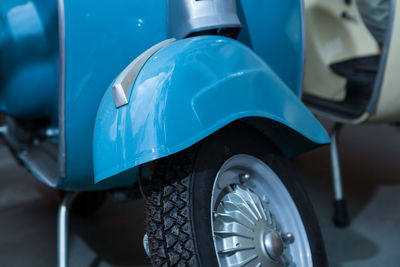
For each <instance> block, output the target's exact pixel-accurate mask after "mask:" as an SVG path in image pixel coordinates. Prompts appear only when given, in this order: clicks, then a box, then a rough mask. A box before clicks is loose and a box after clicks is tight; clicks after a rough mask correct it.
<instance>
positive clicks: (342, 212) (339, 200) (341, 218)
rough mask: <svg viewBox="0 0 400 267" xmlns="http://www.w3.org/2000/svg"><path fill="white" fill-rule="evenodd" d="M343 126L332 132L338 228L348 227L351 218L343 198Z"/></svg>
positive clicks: (335, 217)
mask: <svg viewBox="0 0 400 267" xmlns="http://www.w3.org/2000/svg"><path fill="white" fill-rule="evenodd" d="M341 128H342V124H340V123H336V124H335V125H334V126H333V129H332V132H331V164H332V174H333V188H334V193H335V202H334V206H333V222H334V223H335V225H336V226H338V227H344V226H347V225H348V224H349V223H350V221H349V216H348V214H347V205H346V201H345V200H344V198H343V187H342V177H341V173H340V164H339V153H338V143H337V141H338V138H339V134H340V130H341Z"/></svg>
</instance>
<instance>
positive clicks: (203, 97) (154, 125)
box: [93, 36, 329, 182]
mask: <svg viewBox="0 0 400 267" xmlns="http://www.w3.org/2000/svg"><path fill="white" fill-rule="evenodd" d="M111 91H112V90H111V88H109V89H108V90H107V92H106V94H105V95H104V97H103V100H102V102H101V104H100V107H99V111H98V114H97V119H96V127H95V131H94V150H93V155H94V170H95V181H96V182H100V181H102V180H104V179H106V178H108V177H110V176H113V175H116V174H118V173H120V172H123V171H126V170H129V169H131V168H133V167H135V166H138V165H140V164H143V163H146V162H149V161H151V160H154V159H158V158H161V157H165V156H168V155H170V154H172V153H175V152H177V151H180V150H183V149H185V148H187V147H189V146H191V145H193V144H194V143H196V142H198V141H200V140H202V139H203V138H205V137H207V136H208V135H210V134H211V133H213V132H215V131H216V130H218V129H220V128H222V127H223V126H225V125H227V124H229V123H230V122H233V121H235V120H238V119H241V118H247V117H262V118H266V119H271V120H274V121H277V122H279V123H282V124H284V125H286V126H288V127H289V128H291V129H293V130H295V131H296V132H298V133H300V134H301V135H303V136H304V137H305V138H307V139H309V140H310V141H312V142H314V143H318V144H323V143H327V142H329V138H328V136H327V134H326V132H325V130H324V129H323V128H322V126H321V125H320V124H319V123H318V121H317V120H316V119H315V118H314V117H313V115H312V114H311V113H310V112H309V111H308V110H307V109H306V108H305V107H304V105H303V104H302V103H301V102H300V100H299V99H298V97H297V96H296V95H295V94H294V93H293V92H292V91H291V90H290V88H289V87H288V86H287V85H286V84H285V83H284V82H283V81H282V80H281V78H280V77H279V76H278V75H277V74H276V72H275V71H273V70H272V69H271V68H270V67H269V65H267V64H266V63H265V62H264V61H263V60H262V59H261V58H260V57H258V56H257V55H256V54H255V53H254V52H253V51H252V50H250V49H249V48H248V47H246V46H245V45H243V44H241V43H240V42H238V41H235V40H233V39H229V38H224V37H218V36H205V37H195V38H189V39H184V40H181V41H177V42H175V43H172V44H170V45H168V46H167V47H165V48H163V49H161V50H160V51H158V52H157V53H155V54H154V55H153V56H152V57H151V58H150V59H149V60H148V61H147V62H146V64H145V65H144V66H143V68H142V69H141V71H140V73H139V75H138V77H137V79H136V82H135V83H134V86H133V88H132V94H131V97H130V100H129V103H128V105H126V106H123V107H120V108H118V109H117V108H115V106H114V102H113V97H112V92H111ZM283 141H284V140H283ZM278 145H279V144H278ZM300 145H301V144H299V146H298V147H293V150H299V149H300ZM297 152H303V151H297Z"/></svg>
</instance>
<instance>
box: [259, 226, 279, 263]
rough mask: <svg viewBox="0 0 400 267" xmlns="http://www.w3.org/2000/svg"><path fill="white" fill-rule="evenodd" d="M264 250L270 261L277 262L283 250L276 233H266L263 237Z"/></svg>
mask: <svg viewBox="0 0 400 267" xmlns="http://www.w3.org/2000/svg"><path fill="white" fill-rule="evenodd" d="M264 248H265V250H266V251H267V253H268V256H269V257H270V258H271V259H272V260H275V261H276V260H279V258H280V257H281V256H282V254H283V249H284V246H283V241H282V238H281V236H280V235H279V234H278V233H277V232H276V231H272V232H269V233H267V234H266V235H265V236H264Z"/></svg>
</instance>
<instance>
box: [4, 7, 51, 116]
mask: <svg viewBox="0 0 400 267" xmlns="http://www.w3.org/2000/svg"><path fill="white" fill-rule="evenodd" d="M57 25H58V23H57V2H56V1H54V0H3V1H1V2H0V110H1V111H4V112H6V113H8V114H10V115H12V116H15V117H19V118H25V119H27V118H28V119H29V118H50V119H52V121H53V122H54V124H56V123H57V99H58V38H57Z"/></svg>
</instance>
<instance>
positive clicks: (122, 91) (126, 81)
mask: <svg viewBox="0 0 400 267" xmlns="http://www.w3.org/2000/svg"><path fill="white" fill-rule="evenodd" d="M175 41H176V39H175V38H171V39H167V40H164V41H162V42H160V43H158V44H156V45H154V46H152V47H150V48H149V49H147V50H146V51H145V52H143V53H142V54H140V55H139V56H138V57H137V58H135V59H134V60H133V61H132V62H131V63H130V64H129V65H128V66H127V67H126V68H125V69H124V70H123V71H122V72H121V73H120V74H119V75H118V77H117V79H116V80H115V82H114V84H113V86H112V90H113V96H114V103H115V107H117V108H119V107H122V106H124V105H126V104H128V102H129V97H130V95H131V92H132V87H133V84H134V83H135V80H136V77H137V75H138V74H139V71H140V70H141V69H142V67H143V65H144V64H145V63H146V61H147V60H148V59H149V58H150V57H151V56H152V55H154V54H155V53H156V52H157V51H158V50H160V49H161V48H163V47H165V46H167V45H169V44H170V43H173V42H175Z"/></svg>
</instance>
